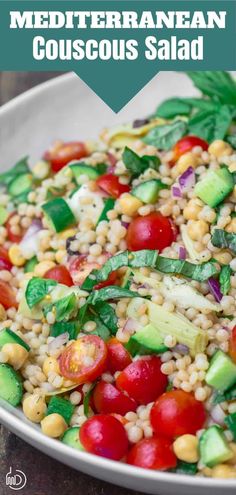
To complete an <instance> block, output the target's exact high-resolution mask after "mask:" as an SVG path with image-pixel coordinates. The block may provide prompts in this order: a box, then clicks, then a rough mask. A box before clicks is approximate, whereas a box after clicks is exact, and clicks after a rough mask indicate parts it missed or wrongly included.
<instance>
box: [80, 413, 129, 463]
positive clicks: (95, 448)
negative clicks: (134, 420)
mask: <svg viewBox="0 0 236 495" xmlns="http://www.w3.org/2000/svg"><path fill="white" fill-rule="evenodd" d="M79 437H80V441H81V443H82V445H83V447H84V448H85V450H87V451H88V452H90V453H91V454H95V455H99V456H102V457H106V458H108V459H113V460H116V461H119V460H120V459H122V457H124V456H125V455H126V454H127V451H128V438H127V434H126V431H125V429H124V426H123V425H122V424H121V422H120V421H119V420H118V419H117V418H115V417H114V416H111V415H109V414H98V415H96V416H93V417H92V418H89V419H88V420H87V421H85V423H84V424H83V425H82V426H81V428H80V432H79Z"/></svg>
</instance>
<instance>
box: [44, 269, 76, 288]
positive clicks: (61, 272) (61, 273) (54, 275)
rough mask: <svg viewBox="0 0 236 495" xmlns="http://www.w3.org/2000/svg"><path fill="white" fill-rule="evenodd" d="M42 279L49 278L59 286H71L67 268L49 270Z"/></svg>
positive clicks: (71, 282)
mask: <svg viewBox="0 0 236 495" xmlns="http://www.w3.org/2000/svg"><path fill="white" fill-rule="evenodd" d="M44 278H51V279H52V280H56V281H57V282H58V283H59V284H64V285H68V287H71V285H73V280H72V278H71V276H70V273H69V272H68V270H67V268H66V267H65V266H63V265H58V266H54V267H53V268H50V270H48V271H47V272H46V273H45V274H44Z"/></svg>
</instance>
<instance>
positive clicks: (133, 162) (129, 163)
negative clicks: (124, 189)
mask: <svg viewBox="0 0 236 495" xmlns="http://www.w3.org/2000/svg"><path fill="white" fill-rule="evenodd" d="M122 160H123V162H124V164H125V166H126V168H127V170H128V171H129V172H130V174H131V175H132V176H133V177H136V176H138V175H140V174H142V173H143V172H145V170H146V169H148V168H154V169H155V170H158V168H159V166H160V163H161V162H160V158H159V157H158V156H148V155H144V156H139V155H137V153H135V152H134V151H133V150H131V149H130V148H128V147H127V146H126V147H125V149H124V151H123V154H122Z"/></svg>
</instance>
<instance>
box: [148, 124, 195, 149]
mask: <svg viewBox="0 0 236 495" xmlns="http://www.w3.org/2000/svg"><path fill="white" fill-rule="evenodd" d="M186 133H187V124H186V123H185V122H184V121H183V120H176V121H175V122H172V123H171V124H165V125H158V126H157V127H154V128H153V129H151V130H150V131H149V133H148V134H147V135H146V136H145V138H143V141H144V142H145V143H146V144H151V145H152V146H155V147H156V148H158V149H160V150H170V149H171V148H172V147H173V146H174V144H175V143H177V141H179V139H180V138H182V137H183V136H184V135H185V134H186Z"/></svg>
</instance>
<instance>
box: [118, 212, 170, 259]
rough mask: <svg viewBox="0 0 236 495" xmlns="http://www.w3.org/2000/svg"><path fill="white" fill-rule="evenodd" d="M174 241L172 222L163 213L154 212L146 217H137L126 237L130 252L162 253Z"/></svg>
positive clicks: (130, 225)
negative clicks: (155, 251) (148, 251)
mask: <svg viewBox="0 0 236 495" xmlns="http://www.w3.org/2000/svg"><path fill="white" fill-rule="evenodd" d="M173 240H174V232H173V226H172V222H170V220H169V219H168V218H167V217H164V216H163V215H162V214H161V213H158V212H154V213H150V215H146V216H145V217H136V218H134V220H132V222H131V223H130V224H129V227H128V230H127V236H126V242H127V247H128V249H129V250H130V251H139V250H141V249H158V250H160V251H162V250H163V249H164V248H165V247H167V246H170V244H171V243H172V242H173Z"/></svg>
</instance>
